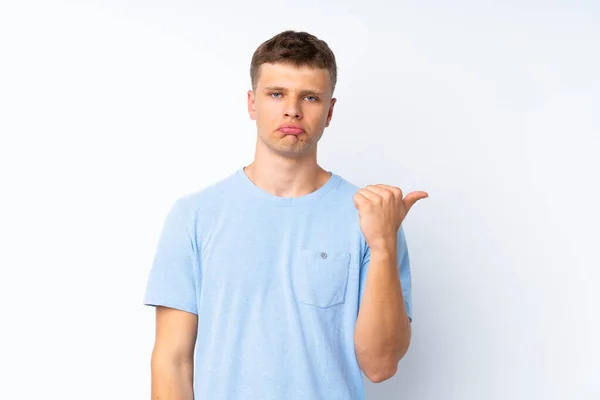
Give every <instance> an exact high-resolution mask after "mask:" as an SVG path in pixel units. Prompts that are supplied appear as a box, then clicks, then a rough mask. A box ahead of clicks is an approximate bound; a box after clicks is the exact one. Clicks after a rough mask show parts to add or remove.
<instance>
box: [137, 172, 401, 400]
mask: <svg viewBox="0 0 600 400" xmlns="http://www.w3.org/2000/svg"><path fill="white" fill-rule="evenodd" d="M330 173H331V172H330ZM358 189H359V188H358V187H357V186H355V185H353V184H351V183H349V182H347V181H346V180H344V179H343V178H342V177H340V176H338V175H336V174H333V173H331V177H330V178H329V180H328V181H327V183H326V184H325V185H323V186H322V187H321V188H319V189H318V190H316V191H314V192H312V193H310V194H307V195H304V196H300V197H296V198H283V197H278V196H274V195H272V194H270V193H268V192H266V191H264V190H262V189H260V188H259V187H257V186H256V185H254V183H253V182H252V181H251V180H250V179H249V178H248V176H247V175H246V173H245V171H244V169H243V168H239V169H238V170H237V171H235V172H234V173H232V174H231V175H229V176H227V177H225V178H223V179H221V180H220V181H219V182H217V183H215V184H212V185H211V186H209V187H206V188H204V189H202V190H199V191H197V192H194V193H192V194H188V195H185V196H182V197H181V198H179V199H177V200H176V201H175V202H174V204H173V206H172V208H171V210H170V212H169V214H168V215H167V217H166V219H165V222H164V227H163V230H162V233H161V236H160V239H159V242H158V246H157V250H156V254H155V257H154V261H153V265H152V268H151V272H150V275H149V280H148V284H147V289H146V293H145V298H144V304H146V305H151V306H156V305H162V306H166V307H172V308H177V309H180V310H184V311H187V312H190V313H194V314H197V315H198V332H197V339H196V346H195V361H194V394H195V399H196V400H205V399H206V400H220V399H228V400H230V399H231V400H238V399H239V400H250V399H252V400H254V399H261V400H271V399H273V400H275V399H277V400H280V399H285V400H293V399H302V400H319V399H323V400H342V399H343V400H349V399H364V389H363V381H362V373H361V370H360V368H359V366H358V362H357V359H356V354H355V352H354V325H355V323H356V318H357V316H358V310H359V306H360V300H361V299H362V295H363V290H364V287H365V281H366V277H367V271H368V268H369V257H370V252H369V247H368V246H367V244H366V242H365V239H364V236H363V234H362V231H361V229H360V226H359V219H358V211H357V210H356V208H355V207H354V202H353V197H354V194H355V193H356V191H357V190H358ZM398 252H399V254H398V260H399V268H400V278H401V284H402V289H403V293H404V300H405V302H406V308H407V312H408V315H409V317H410V318H411V320H412V313H411V273H410V263H409V257H408V249H407V246H406V240H405V237H404V231H403V229H402V227H401V228H400V230H399V232H398Z"/></svg>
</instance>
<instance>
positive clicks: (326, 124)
mask: <svg viewBox="0 0 600 400" xmlns="http://www.w3.org/2000/svg"><path fill="white" fill-rule="evenodd" d="M336 102H337V99H336V98H335V97H334V98H333V99H331V104H330V105H329V112H328V113H327V121H326V122H325V128H327V127H328V126H329V122H331V117H332V116H333V107H334V106H335V103H336Z"/></svg>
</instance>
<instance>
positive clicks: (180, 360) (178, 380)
mask: <svg viewBox="0 0 600 400" xmlns="http://www.w3.org/2000/svg"><path fill="white" fill-rule="evenodd" d="M197 328H198V316H197V315H196V314H192V313H189V312H186V311H181V310H177V309H174V308H168V307H162V306H157V307H156V339H155V343H154V349H153V350H152V362H151V369H152V400H193V399H194V391H193V382H194V346H195V344H196V333H197Z"/></svg>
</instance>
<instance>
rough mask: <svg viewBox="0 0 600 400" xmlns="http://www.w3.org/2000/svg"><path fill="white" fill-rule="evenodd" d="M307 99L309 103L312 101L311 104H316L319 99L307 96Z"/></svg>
mask: <svg viewBox="0 0 600 400" xmlns="http://www.w3.org/2000/svg"><path fill="white" fill-rule="evenodd" d="M306 98H307V99H308V101H310V102H311V103H314V102H315V101H317V100H318V99H317V98H316V97H315V96H306Z"/></svg>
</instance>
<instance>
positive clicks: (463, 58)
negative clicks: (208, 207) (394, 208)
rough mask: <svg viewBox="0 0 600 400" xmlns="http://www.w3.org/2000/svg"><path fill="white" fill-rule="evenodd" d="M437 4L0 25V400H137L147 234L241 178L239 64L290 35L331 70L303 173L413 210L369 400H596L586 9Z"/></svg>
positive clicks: (56, 12) (10, 18)
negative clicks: (407, 333)
mask: <svg viewBox="0 0 600 400" xmlns="http://www.w3.org/2000/svg"><path fill="white" fill-rule="evenodd" d="M451 3H452V5H450V2H442V1H439V2H416V1H415V2H389V3H387V4H386V3H384V2H381V1H368V2H364V1H361V2H358V1H352V2H348V1H345V2H342V1H329V2H324V1H303V2H289V1H288V2H285V1H277V2H276V1H272V2H265V1H260V2H257V1H253V2H242V1H239V2H236V3H235V4H223V5H220V6H216V5H215V4H209V3H205V2H201V1H195V2H192V1H169V2H167V1H142V0H135V1H128V2H123V1H116V0H115V1H100V0H97V1H79V2H76V1H72V2H67V1H63V2H49V1H45V2H41V1H39V2H35V3H34V2H30V1H6V2H2V5H1V6H0V133H1V135H2V136H1V141H0V174H1V189H2V195H1V197H0V198H1V200H0V201H1V207H0V218H1V219H0V239H1V245H0V301H1V307H2V316H1V319H0V321H1V322H0V324H1V330H0V335H1V337H0V339H1V340H0V368H1V373H0V390H1V393H2V395H1V397H3V398H7V399H38V398H40V399H41V398H53V399H54V398H56V399H59V398H60V399H86V400H91V399H148V398H149V397H150V383H149V382H150V375H149V358H150V352H151V348H152V343H153V339H154V337H153V335H154V314H153V311H152V309H149V308H144V306H142V297H143V292H144V289H145V283H146V277H147V274H148V272H149V268H150V264H151V261H152V257H153V252H154V248H155V245H156V242H157V239H158V234H159V231H160V228H161V225H162V222H163V218H164V217H165V216H166V212H167V211H168V208H169V206H170V205H171V203H172V202H173V201H174V200H175V199H176V198H178V197H180V196H182V195H184V194H186V193H190V192H193V191H196V190H199V189H201V188H202V187H204V186H206V185H208V184H210V183H212V182H214V181H216V180H218V179H220V178H222V177H224V176H225V175H227V174H229V173H230V172H232V171H233V170H235V169H236V168H238V167H240V166H242V165H245V164H247V163H249V162H250V161H251V160H252V156H253V152H254V143H255V133H256V131H255V125H254V122H253V121H251V120H250V119H249V117H248V115H247V110H246V91H247V90H248V89H249V87H250V80H249V72H248V71H249V66H250V58H251V56H252V53H253V52H254V50H255V48H256V47H257V46H258V45H259V44H260V43H261V42H263V41H264V40H267V39H268V38H270V37H271V36H273V35H275V34H276V33H279V32H280V31H282V30H285V29H295V30H306V31H309V32H311V33H313V34H315V35H317V36H318V37H320V38H322V39H324V40H325V41H326V42H327V43H328V44H329V45H330V46H331V48H332V49H333V51H334V52H335V54H336V56H337V61H338V65H339V83H338V87H337V90H336V93H335V95H336V97H337V98H338V99H339V100H338V103H337V105H336V109H335V113H334V116H333V120H332V124H331V126H330V128H328V129H326V131H325V135H324V138H323V140H322V142H321V145H320V153H319V154H320V157H319V161H320V163H321V164H322V165H323V166H324V167H325V168H327V169H330V170H334V171H335V172H337V173H338V174H340V175H342V176H343V177H345V178H346V179H348V180H350V181H351V182H354V183H356V184H358V185H366V184H368V183H388V184H393V185H398V186H400V187H401V188H402V189H404V191H405V193H407V192H408V191H411V190H426V191H427V192H428V193H429V194H430V197H429V198H428V199H426V200H422V201H421V202H419V203H417V205H415V207H414V208H413V209H412V210H411V212H410V214H409V216H408V218H407V219H406V220H405V222H404V227H405V230H406V234H407V240H408V244H409V249H410V254H411V261H412V267H413V303H414V306H413V307H414V323H413V341H412V346H411V348H410V350H409V353H408V354H407V356H406V357H405V358H404V359H403V360H402V361H401V363H400V368H399V371H398V373H397V375H396V376H395V377H394V378H393V379H391V380H389V381H386V382H384V383H382V384H379V385H375V384H371V383H369V382H366V383H367V395H368V396H367V398H368V399H373V400H376V399H377V400H391V399H411V400H413V399H414V400H450V399H452V400H482V399H485V400H496V399H497V400H504V399H511V400H517V399H523V400H525V399H526V400H531V399H543V400H554V399H560V400H562V399H565V400H567V399H568V400H580V399H586V400H588V399H600V345H599V340H598V339H599V338H600V323H599V322H598V316H599V315H600V312H599V311H598V309H599V306H600V295H599V291H598V281H599V278H600V273H599V272H598V270H599V267H600V260H599V256H598V250H597V249H598V245H599V239H600V234H599V233H598V232H599V224H600V212H599V204H600V190H599V183H598V182H599V175H600V173H599V172H600V163H599V161H598V157H599V155H598V154H599V151H600V77H599V76H600V75H599V71H600V56H599V54H600V6H599V3H598V2H594V1H587V2H586V1H566V0H565V1H562V2H561V1H544V2H542V1H502V2H501V1H496V2H493V1H486V2H475V1H471V2H469V1H455V2H451ZM215 400H216V399H215Z"/></svg>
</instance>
